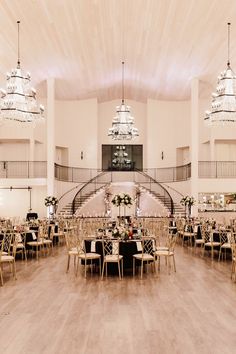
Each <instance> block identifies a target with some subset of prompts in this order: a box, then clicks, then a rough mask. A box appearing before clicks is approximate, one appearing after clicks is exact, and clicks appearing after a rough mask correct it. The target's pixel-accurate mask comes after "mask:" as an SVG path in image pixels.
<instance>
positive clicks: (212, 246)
mask: <svg viewBox="0 0 236 354" xmlns="http://www.w3.org/2000/svg"><path fill="white" fill-rule="evenodd" d="M203 239H204V247H203V256H204V255H205V251H210V252H211V259H212V260H213V258H214V251H215V250H217V251H219V250H220V246H221V243H220V236H219V234H217V233H214V230H212V228H211V227H209V228H208V229H206V230H203Z"/></svg>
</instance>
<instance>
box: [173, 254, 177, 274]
mask: <svg viewBox="0 0 236 354" xmlns="http://www.w3.org/2000/svg"><path fill="white" fill-rule="evenodd" d="M172 257H173V266H174V271H175V273H176V266H175V255H174V254H173V256H172Z"/></svg>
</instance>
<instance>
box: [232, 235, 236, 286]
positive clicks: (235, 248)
mask: <svg viewBox="0 0 236 354" xmlns="http://www.w3.org/2000/svg"><path fill="white" fill-rule="evenodd" d="M231 252H232V265H231V279H232V280H233V281H234V282H235V281H236V243H235V238H234V237H232V239H231Z"/></svg>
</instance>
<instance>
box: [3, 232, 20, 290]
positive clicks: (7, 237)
mask: <svg viewBox="0 0 236 354" xmlns="http://www.w3.org/2000/svg"><path fill="white" fill-rule="evenodd" d="M13 237H14V234H13V233H11V232H6V233H5V234H4V235H3V237H2V239H1V240H0V279H1V285H2V286H3V265H4V264H9V265H10V270H11V272H12V274H13V277H14V279H16V264H15V254H16V247H15V246H16V242H15V241H13V242H12V240H13ZM10 253H12V254H10Z"/></svg>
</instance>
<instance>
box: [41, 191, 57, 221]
mask: <svg viewBox="0 0 236 354" xmlns="http://www.w3.org/2000/svg"><path fill="white" fill-rule="evenodd" d="M44 204H45V206H46V207H48V208H49V217H51V218H53V217H54V213H55V211H56V206H57V204H58V199H57V198H56V197H52V196H48V197H46V198H45V199H44Z"/></svg>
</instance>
